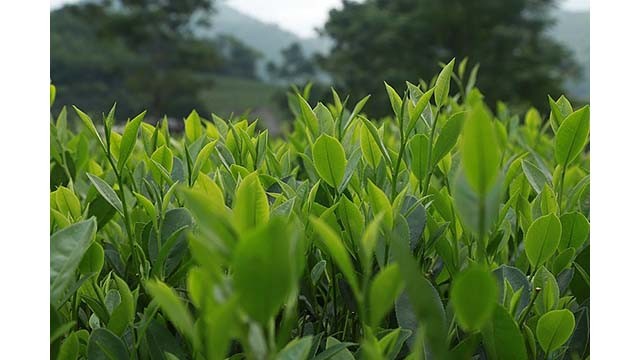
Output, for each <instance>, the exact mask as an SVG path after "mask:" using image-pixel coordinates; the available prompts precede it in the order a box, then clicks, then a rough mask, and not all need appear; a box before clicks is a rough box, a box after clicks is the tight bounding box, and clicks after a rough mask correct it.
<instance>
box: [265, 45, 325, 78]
mask: <svg viewBox="0 0 640 360" xmlns="http://www.w3.org/2000/svg"><path fill="white" fill-rule="evenodd" d="M280 53H281V56H282V63H281V64H279V65H277V64H275V63H273V62H268V63H267V73H268V74H269V76H270V77H271V78H272V79H274V80H281V81H283V82H285V83H293V84H304V83H305V82H307V81H310V80H312V79H313V77H314V76H315V75H316V66H315V63H314V61H313V59H311V58H309V57H307V56H305V54H304V52H303V51H302V46H300V44H299V43H292V44H291V45H289V46H288V47H286V48H284V49H282V50H281V52H280Z"/></svg>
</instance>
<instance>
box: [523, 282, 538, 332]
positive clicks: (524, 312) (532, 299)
mask: <svg viewBox="0 0 640 360" xmlns="http://www.w3.org/2000/svg"><path fill="white" fill-rule="evenodd" d="M540 291H542V289H541V288H539V287H537V288H535V289H534V292H533V296H532V297H531V300H529V304H527V307H526V308H525V309H524V311H523V312H522V315H521V316H520V320H519V321H518V328H519V329H521V328H522V325H523V324H524V320H525V319H526V318H527V314H528V313H529V311H531V308H532V307H533V303H534V302H535V301H536V299H537V298H538V295H539V294H540Z"/></svg>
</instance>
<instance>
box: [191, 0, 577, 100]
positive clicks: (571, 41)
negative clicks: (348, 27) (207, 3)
mask: <svg viewBox="0 0 640 360" xmlns="http://www.w3.org/2000/svg"><path fill="white" fill-rule="evenodd" d="M217 9H218V11H217V13H216V15H215V16H214V18H213V29H209V30H206V32H203V33H201V35H207V36H216V35H218V34H222V33H224V34H231V35H233V36H235V37H236V38H238V39H240V40H241V41H242V42H244V43H246V44H247V45H249V46H251V47H253V48H254V49H256V50H258V51H260V52H261V53H262V54H263V56H264V57H263V58H262V59H261V60H260V62H259V65H258V67H259V69H258V73H259V74H260V75H261V76H262V77H263V78H265V76H264V75H265V70H264V69H265V64H266V62H267V61H273V62H276V63H278V62H280V60H281V57H280V50H281V49H283V48H285V47H287V46H289V45H291V44H292V43H294V42H299V43H300V44H301V45H302V48H303V50H304V52H305V54H306V55H307V56H309V55H311V54H313V53H321V54H326V53H327V52H329V51H330V48H331V40H330V39H327V38H320V37H315V38H300V37H299V36H297V35H296V34H294V33H292V32H290V31H287V30H284V29H282V28H280V27H279V26H278V25H276V24H269V23H265V22H263V21H260V20H258V19H256V18H253V17H251V16H250V15H247V14H244V13H242V12H240V11H238V10H236V9H234V8H232V7H230V6H228V5H226V4H224V3H218V5H217ZM556 19H557V21H556V23H555V25H554V26H553V27H552V28H551V29H549V33H550V34H551V35H552V36H553V37H554V38H556V39H557V40H558V41H560V42H561V43H562V44H564V45H565V46H567V47H568V48H569V49H570V50H571V51H572V52H573V54H574V56H575V59H576V61H577V62H578V64H580V66H581V67H582V76H581V78H580V79H576V80H572V81H569V82H568V83H567V85H566V86H567V92H568V93H569V95H570V96H571V97H572V98H575V99H580V100H587V99H588V98H589V11H565V10H558V14H557V17H556Z"/></svg>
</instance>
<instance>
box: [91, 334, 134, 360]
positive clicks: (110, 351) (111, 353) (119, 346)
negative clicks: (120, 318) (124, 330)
mask: <svg viewBox="0 0 640 360" xmlns="http://www.w3.org/2000/svg"><path fill="white" fill-rule="evenodd" d="M87 357H88V358H89V359H92V360H93V359H95V360H103V359H104V360H115V359H128V358H129V353H128V351H127V347H126V345H125V344H124V342H123V341H122V339H120V338H119V337H117V336H116V335H115V334H114V333H112V332H111V331H109V330H107V329H104V328H99V329H95V330H93V332H92V333H91V336H90V337H89V343H88V344H87Z"/></svg>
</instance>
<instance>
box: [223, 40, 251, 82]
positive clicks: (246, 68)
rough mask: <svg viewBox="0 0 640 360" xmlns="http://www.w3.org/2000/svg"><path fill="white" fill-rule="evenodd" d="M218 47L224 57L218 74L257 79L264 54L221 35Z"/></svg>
mask: <svg viewBox="0 0 640 360" xmlns="http://www.w3.org/2000/svg"><path fill="white" fill-rule="evenodd" d="M216 46H217V49H218V51H219V52H220V55H221V57H222V65H221V67H220V68H219V69H218V70H217V71H216V72H217V73H218V74H221V75H226V76H235V77H242V78H248V79H257V77H258V76H257V74H256V70H257V64H258V59H260V57H262V54H261V53H260V52H258V51H257V50H255V49H253V48H251V47H249V46H247V45H246V44H244V43H243V42H242V41H240V40H238V39H237V38H235V37H233V36H230V35H221V36H219V37H218V38H217V39H216Z"/></svg>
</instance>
